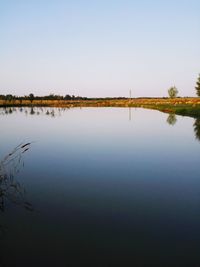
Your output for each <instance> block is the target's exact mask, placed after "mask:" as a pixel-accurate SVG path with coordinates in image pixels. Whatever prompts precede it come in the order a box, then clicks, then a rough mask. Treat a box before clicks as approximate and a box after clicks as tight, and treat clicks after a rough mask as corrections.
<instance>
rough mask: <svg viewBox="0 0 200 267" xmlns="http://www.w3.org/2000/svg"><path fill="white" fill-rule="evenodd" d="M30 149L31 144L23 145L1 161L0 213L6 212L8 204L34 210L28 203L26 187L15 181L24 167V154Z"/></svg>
mask: <svg viewBox="0 0 200 267" xmlns="http://www.w3.org/2000/svg"><path fill="white" fill-rule="evenodd" d="M29 148H30V143H26V144H21V145H19V146H17V147H16V148H15V149H14V150H13V151H12V152H11V153H9V154H8V155H7V156H6V157H5V158H4V159H3V160H1V161H0V211H5V207H6V204H7V203H8V202H11V203H14V204H17V205H21V206H23V207H24V208H26V209H27V210H30V211H31V210H32V205H31V204H30V203H29V202H27V201H26V192H25V189H24V187H23V186H22V185H21V184H20V183H19V182H18V181H17V180H16V179H15V176H16V175H17V174H18V173H19V171H20V169H21V168H22V167H24V161H23V154H24V153H25V152H26V151H28V150H29Z"/></svg>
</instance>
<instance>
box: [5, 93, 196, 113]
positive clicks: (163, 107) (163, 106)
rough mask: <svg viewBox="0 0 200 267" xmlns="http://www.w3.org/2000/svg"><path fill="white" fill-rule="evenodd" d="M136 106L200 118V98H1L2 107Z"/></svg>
mask: <svg viewBox="0 0 200 267" xmlns="http://www.w3.org/2000/svg"><path fill="white" fill-rule="evenodd" d="M34 106H35V107H37V106H38V107H62V108H64V107H66V108H73V107H135V108H147V109H154V110H158V111H161V112H165V113H173V114H177V115H182V116H189V117H193V118H200V98H195V97H191V98H190V97H188V98H173V99H170V98H131V99H130V98H126V99H114V98H113V99H112V98H105V99H88V100H37V99H36V100H33V101H30V100H18V99H17V100H15V99H13V100H11V101H8V100H0V107H1V108H3V107H34Z"/></svg>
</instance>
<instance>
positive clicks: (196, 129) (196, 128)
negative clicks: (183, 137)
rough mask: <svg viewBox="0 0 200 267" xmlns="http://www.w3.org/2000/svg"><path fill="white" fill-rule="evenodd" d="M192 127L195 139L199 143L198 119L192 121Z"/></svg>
mask: <svg viewBox="0 0 200 267" xmlns="http://www.w3.org/2000/svg"><path fill="white" fill-rule="evenodd" d="M193 126H194V133H195V136H196V139H197V140H199V141H200V118H198V119H196V120H195V121H194V124H193Z"/></svg>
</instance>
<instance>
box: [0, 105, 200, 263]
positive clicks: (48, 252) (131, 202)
mask: <svg viewBox="0 0 200 267" xmlns="http://www.w3.org/2000/svg"><path fill="white" fill-rule="evenodd" d="M31 113H32V114H31ZM168 116H169V115H168V114H164V113H160V112H158V111H152V110H144V109H133V108H132V109H128V108H82V109H80V108H74V109H56V108H34V109H32V110H31V109H30V108H23V109H22V110H20V109H18V108H15V109H11V110H8V109H7V110H5V109H0V125H1V138H0V158H4V156H5V155H6V154H8V153H9V152H11V151H12V150H13V149H14V148H15V147H16V146H17V145H19V144H21V143H23V144H26V143H27V142H31V145H30V149H29V150H27V151H26V153H23V154H22V155H21V156H22V159H23V164H21V165H20V166H19V172H18V173H15V174H14V180H15V181H17V182H18V183H19V184H20V186H21V187H23V188H24V190H25V199H26V201H27V202H28V203H31V205H32V208H31V210H27V209H26V208H24V205H23V204H22V203H21V202H20V201H19V202H18V203H17V204H16V203H15V202H16V201H13V200H12V198H11V199H10V198H8V199H7V198H6V197H5V200H4V205H3V211H2V212H1V211H0V233H1V235H0V251H1V253H0V255H1V257H0V258H1V260H0V266H1V264H2V266H136V267H137V266H162V267H163V266H170V267H171V266H188V267H193V266H194V267H196V266H200V253H199V247H200V231H199V229H200V142H199V141H198V136H197V131H196V132H195V129H194V122H195V120H194V119H193V118H187V117H181V116H176V118H175V120H174V118H172V120H174V122H173V123H171V124H170V120H169V118H168ZM9 168H13V166H9ZM7 171H9V170H7Z"/></svg>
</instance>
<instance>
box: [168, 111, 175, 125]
mask: <svg viewBox="0 0 200 267" xmlns="http://www.w3.org/2000/svg"><path fill="white" fill-rule="evenodd" d="M176 122H177V118H176V115H175V114H173V113H171V114H169V116H168V118H167V123H168V124H169V125H172V126H173V125H175V124H176Z"/></svg>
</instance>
